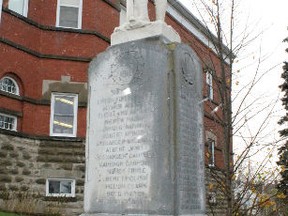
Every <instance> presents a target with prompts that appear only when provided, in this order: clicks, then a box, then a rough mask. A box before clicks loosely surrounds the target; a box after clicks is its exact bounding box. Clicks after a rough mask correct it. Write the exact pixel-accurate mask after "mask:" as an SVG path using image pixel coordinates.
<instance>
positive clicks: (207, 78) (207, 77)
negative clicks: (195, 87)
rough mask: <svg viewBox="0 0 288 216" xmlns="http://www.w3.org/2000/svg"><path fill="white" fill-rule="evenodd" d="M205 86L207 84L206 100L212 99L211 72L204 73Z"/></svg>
mask: <svg viewBox="0 0 288 216" xmlns="http://www.w3.org/2000/svg"><path fill="white" fill-rule="evenodd" d="M206 84H207V98H208V99H209V100H213V99H214V92H213V75H212V71H207V72H206Z"/></svg>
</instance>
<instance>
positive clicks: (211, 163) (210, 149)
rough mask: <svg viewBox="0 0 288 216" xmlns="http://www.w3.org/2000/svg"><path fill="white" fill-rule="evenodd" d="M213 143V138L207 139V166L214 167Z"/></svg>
mask: <svg viewBox="0 0 288 216" xmlns="http://www.w3.org/2000/svg"><path fill="white" fill-rule="evenodd" d="M215 145H216V142H215V140H213V139H208V153H209V158H208V166H209V167H215Z"/></svg>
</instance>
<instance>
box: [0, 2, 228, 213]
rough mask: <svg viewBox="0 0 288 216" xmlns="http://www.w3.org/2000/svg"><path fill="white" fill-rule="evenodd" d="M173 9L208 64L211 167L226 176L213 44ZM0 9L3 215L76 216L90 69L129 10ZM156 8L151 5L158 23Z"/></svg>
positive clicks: (100, 5) (174, 20) (78, 5)
mask: <svg viewBox="0 0 288 216" xmlns="http://www.w3.org/2000/svg"><path fill="white" fill-rule="evenodd" d="M168 2H169V7H168V12H167V16H166V22H167V23H168V24H169V25H171V26H173V28H174V29H176V31H178V33H179V34H180V36H181V39H182V42H183V43H188V44H190V45H191V47H192V48H193V49H194V50H195V51H196V52H197V54H198V55H199V57H200V59H201V60H202V61H203V68H204V69H205V70H203V78H204V79H203V82H204V85H203V86H204V89H203V98H204V100H203V103H204V104H205V119H204V123H205V132H206V133H205V136H206V138H205V140H206V141H209V142H207V143H206V146H207V150H209V152H210V154H209V158H208V159H207V165H209V166H210V167H219V168H221V167H222V166H223V158H222V149H221V140H222V139H223V138H222V134H223V133H222V131H223V128H222V126H221V124H220V123H219V122H217V121H215V119H214V118H213V115H211V111H212V110H213V109H214V108H215V107H217V106H219V105H220V98H219V94H217V89H216V88H215V81H214V80H213V77H212V75H211V73H210V72H211V71H212V70H213V71H214V72H215V73H216V74H217V73H218V72H217V70H220V68H217V67H220V66H219V59H218V58H217V55H216V54H215V52H214V51H213V47H210V44H212V43H211V42H210V41H211V40H212V39H213V38H211V36H209V34H208V33H207V31H206V30H205V28H204V26H203V25H201V23H200V22H199V21H197V19H195V17H194V16H193V15H192V14H191V13H190V12H189V11H188V10H187V9H186V8H185V7H183V6H182V5H181V4H180V3H178V2H176V1H172V0H171V1H168ZM0 3H2V4H3V5H2V14H1V24H0V42H1V43H0V59H1V62H0V200H2V201H1V202H0V209H1V208H4V209H7V210H17V211H26V212H27V211H31V212H33V211H34V212H36V211H37V212H46V213H47V212H50V213H51V212H52V213H53V212H57V211H64V210H65V209H66V210H65V211H66V213H65V214H66V215H73V214H75V215H77V214H79V213H81V211H82V202H83V185H84V170H85V164H84V162H85V152H84V149H85V134H86V108H87V69H88V65H89V62H90V61H91V60H92V58H94V57H95V56H96V55H97V54H98V53H100V52H103V51H104V50H105V49H106V48H107V47H108V46H109V45H110V35H111V33H112V32H113V30H114V28H115V27H117V26H119V23H120V22H121V17H123V13H125V7H124V5H123V4H122V1H121V3H119V1H117V0H85V1H84V0H3V2H2V1H1V0H0ZM152 7H154V6H153V3H152V1H150V2H149V13H150V17H151V18H152V19H153V17H155V14H154V10H152ZM207 65H208V66H207ZM209 65H214V66H215V65H216V67H213V68H212V67H209ZM227 66H228V64H227ZM205 98H207V99H205ZM208 143H209V144H208ZM203 145H204V144H203ZM25 194H33V197H35V198H36V199H37V202H36V201H34V200H31V199H26V202H27V204H26V205H23V206H21V205H20V204H21V202H20V201H19V202H18V201H17V199H16V198H17V197H18V198H19V196H20V195H21V196H24V195H25ZM63 194H64V195H66V198H65V199H62V200H61V206H60V207H61V208H60V207H59V196H61V195H63ZM19 203H20V204H19ZM57 203H58V204H57ZM22 204H23V202H22ZM27 206H29V208H27ZM63 206H64V207H63ZM26 208H27V209H26Z"/></svg>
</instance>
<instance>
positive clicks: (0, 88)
mask: <svg viewBox="0 0 288 216" xmlns="http://www.w3.org/2000/svg"><path fill="white" fill-rule="evenodd" d="M5 79H9V80H10V81H12V83H13V84H14V86H15V92H10V91H6V90H4V89H2V87H1V86H2V85H1V83H0V91H4V92H7V93H10V94H14V95H19V86H18V84H17V82H16V81H15V80H14V79H13V78H11V77H9V76H4V77H3V78H2V79H1V80H0V82H3V81H4V80H5Z"/></svg>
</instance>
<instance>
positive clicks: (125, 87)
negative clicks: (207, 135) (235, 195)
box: [82, 0, 205, 216]
mask: <svg viewBox="0 0 288 216" xmlns="http://www.w3.org/2000/svg"><path fill="white" fill-rule="evenodd" d="M155 3H156V14H157V20H156V21H154V22H151V21H150V20H149V18H148V12H147V0H136V1H135V0H134V1H133V0H130V1H129V0H127V17H126V22H125V23H123V24H122V25H120V27H118V28H116V29H115V31H114V33H113V34H112V36H111V41H112V46H111V47H109V48H108V49H107V50H106V51H105V52H103V53H101V54H99V55H98V56H97V57H96V58H95V59H94V60H93V61H92V62H91V63H90V67H89V106H88V114H87V144H86V180H85V192H84V213H83V214H82V216H102V215H107V216H110V215H111V216H121V215H142V216H144V215H155V216H156V215H163V216H164V215H171V216H172V215H185V216H188V215H191V216H196V215H197V216H203V215H205V186H204V154H203V149H204V144H203V107H202V103H201V100H202V70H201V64H200V62H199V59H198V57H197V56H196V54H195V52H194V51H193V50H192V49H191V48H190V47H189V46H187V45H184V44H181V42H180V37H179V35H178V34H177V33H176V32H175V30H174V29H173V28H172V27H171V26H168V25H167V24H166V23H165V22H164V16H165V11H166V7H167V2H166V1H163V0H157V1H155Z"/></svg>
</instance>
